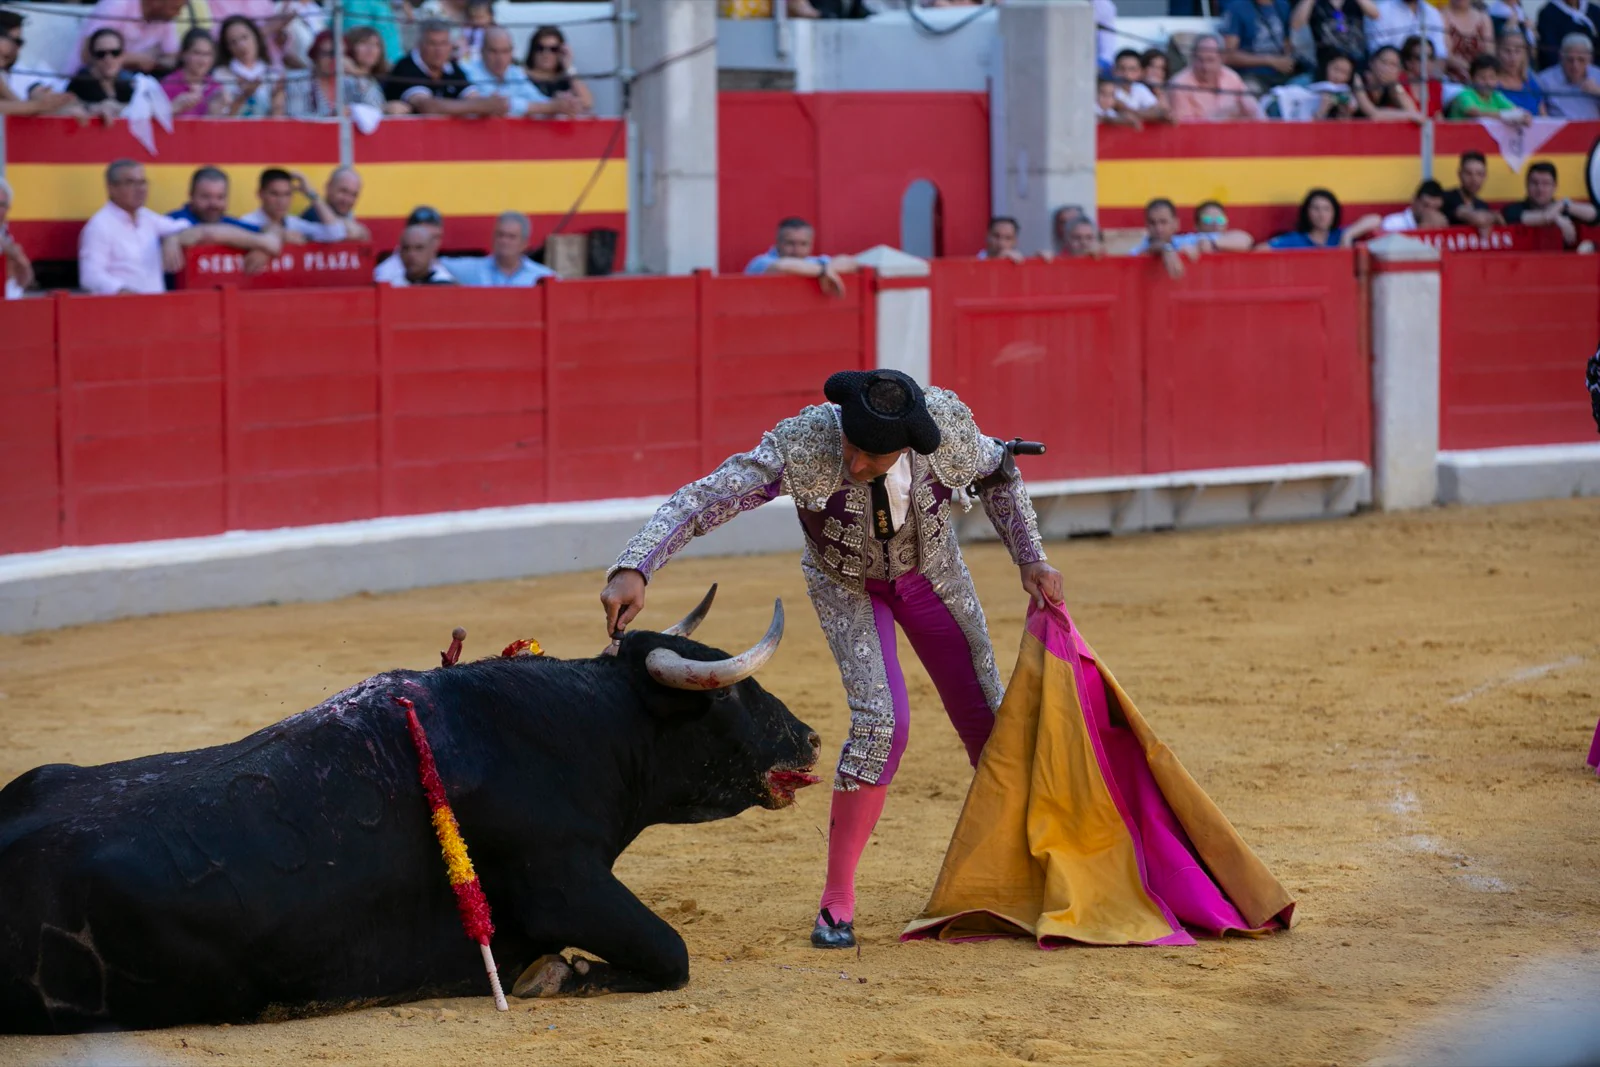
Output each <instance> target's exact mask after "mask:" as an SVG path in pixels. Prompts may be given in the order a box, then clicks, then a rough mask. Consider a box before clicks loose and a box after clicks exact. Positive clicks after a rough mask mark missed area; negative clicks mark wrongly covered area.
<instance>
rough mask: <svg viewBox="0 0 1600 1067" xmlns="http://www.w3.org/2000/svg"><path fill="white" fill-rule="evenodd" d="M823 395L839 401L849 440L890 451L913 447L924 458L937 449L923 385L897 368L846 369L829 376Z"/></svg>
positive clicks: (880, 451) (935, 428)
mask: <svg viewBox="0 0 1600 1067" xmlns="http://www.w3.org/2000/svg"><path fill="white" fill-rule="evenodd" d="M822 392H823V395H825V396H826V397H827V398H828V399H829V400H831V401H833V402H834V403H835V404H838V405H839V421H840V422H841V423H842V424H843V426H844V435H845V437H847V438H849V440H850V443H851V444H853V445H855V446H856V447H857V448H859V449H862V450H863V451H866V452H873V453H876V454H877V455H880V456H882V455H888V454H889V453H891V452H898V451H900V450H901V449H902V448H908V447H909V448H911V449H912V450H913V451H915V452H920V453H921V454H922V455H924V456H926V455H927V454H928V453H930V452H932V451H933V450H934V449H936V448H938V447H939V440H940V434H939V424H938V423H936V422H934V421H933V416H932V415H930V414H929V413H928V404H927V400H926V399H925V398H924V397H923V395H922V387H921V386H920V385H918V384H917V383H916V380H915V379H913V378H912V377H911V376H910V375H908V374H902V373H901V372H900V371H897V370H867V371H861V370H842V371H840V372H839V373H837V374H835V375H832V376H831V377H829V379H828V381H827V384H825V385H824V386H823V387H822Z"/></svg>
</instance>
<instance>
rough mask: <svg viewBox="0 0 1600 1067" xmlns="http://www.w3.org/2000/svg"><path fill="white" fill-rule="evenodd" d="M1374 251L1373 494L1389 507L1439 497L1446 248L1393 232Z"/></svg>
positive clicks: (1376, 500)
mask: <svg viewBox="0 0 1600 1067" xmlns="http://www.w3.org/2000/svg"><path fill="white" fill-rule="evenodd" d="M1368 247H1369V248H1370V249H1371V252H1372V260H1373V263H1372V497H1373V503H1374V504H1375V505H1376V506H1377V507H1378V508H1380V509H1381V510H1383V511H1395V510H1399V509H1403V508H1425V507H1429V506H1431V505H1432V504H1433V503H1434V501H1435V499H1436V498H1437V497H1438V494H1439V474H1438V462H1439V250H1438V249H1437V248H1434V247H1433V246H1432V245H1429V244H1424V243H1423V242H1421V241H1418V240H1417V239H1415V238H1413V237H1405V236H1403V235H1400V234H1393V235H1391V236H1388V237H1380V238H1379V239H1378V240H1376V241H1373V242H1372V243H1371V245H1369V246H1368Z"/></svg>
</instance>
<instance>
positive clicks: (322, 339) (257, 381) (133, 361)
mask: <svg viewBox="0 0 1600 1067" xmlns="http://www.w3.org/2000/svg"><path fill="white" fill-rule="evenodd" d="M868 282H869V278H868V277H864V276H858V277H855V278H852V279H850V283H849V288H848V290H847V292H846V294H845V295H844V296H843V297H837V298H835V297H827V296H824V295H823V294H822V293H820V292H819V291H818V289H817V286H816V283H815V282H813V281H811V280H809V279H800V278H788V279H783V278H757V279H748V278H738V277H735V278H715V277H711V276H709V275H703V274H702V275H698V276H695V277H692V278H635V279H606V280H596V281H589V282H560V283H555V284H546V285H541V286H539V287H537V288H535V289H462V288H443V287H441V288H431V289H430V288H425V287H424V288H412V289H389V288H387V287H381V288H375V287H370V286H369V287H366V288H361V289H318V290H297V291H293V292H285V291H277V292H274V291H261V292H242V291H239V290H237V289H222V290H209V291H196V292H188V293H169V294H165V295H162V296H148V297H143V296H141V297H131V296H130V297H74V296H65V295H58V296H56V297H54V298H52V299H49V300H23V301H15V300H13V301H3V302H0V337H4V338H6V355H7V361H6V369H7V373H8V376H9V377H8V388H7V389H6V390H5V391H3V393H0V396H3V398H4V399H0V418H3V419H4V421H3V423H0V455H3V459H0V508H4V509H5V510H4V512H0V514H3V515H4V519H3V521H0V552H20V551H30V550H37V549H43V548H50V547H54V546H57V545H62V544H102V543H107V542H122V541H140V540H150V539H156V538H166V537H189V536H198V535H203V534H215V533H220V532H222V531H224V530H229V529H264V528H273V527H281V526H301V525H308V524H313V523H324V522H343V521H349V520H354V519H366V518H372V517H375V516H379V515H404V514H416V513H422V512H439V511H456V510H466V509H472V508H482V507H494V506H501V505H510V504H527V503H538V502H543V501H554V500H587V499H596V498H601V497H618V496H638V495H647V494H654V493H662V492H666V491H668V490H671V489H673V488H675V487H676V486H678V485H680V484H682V483H683V482H685V481H688V480H690V479H692V478H695V477H698V476H699V475H701V474H704V473H706V472H707V471H709V470H710V469H711V467H712V466H713V465H714V464H715V463H717V462H718V461H720V460H721V459H722V458H723V457H724V456H725V455H726V454H727V453H729V452H732V451H736V450H742V449H746V448H750V447H752V446H753V445H754V444H755V443H756V441H757V440H758V439H759V436H760V432H761V431H762V430H764V429H766V428H767V427H769V426H770V425H771V424H772V423H773V422H774V421H776V420H777V419H778V418H781V417H783V416H784V415H788V414H792V413H793V412H794V411H795V410H797V409H798V408H799V407H800V406H801V405H802V404H803V403H804V402H806V401H808V400H810V399H811V398H813V397H815V396H816V395H817V392H818V389H819V387H820V385H821V382H822V380H823V379H824V378H825V377H826V375H827V374H828V373H829V372H831V371H833V370H838V369H840V368H843V367H866V366H871V365H872V364H873V363H874V360H875V354H874V347H873V320H872V315H871V307H872V301H871V297H870V295H869V294H868V291H867V290H868ZM58 381H59V383H60V386H59V391H58V385H57V383H58Z"/></svg>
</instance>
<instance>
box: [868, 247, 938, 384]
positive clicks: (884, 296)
mask: <svg viewBox="0 0 1600 1067" xmlns="http://www.w3.org/2000/svg"><path fill="white" fill-rule="evenodd" d="M856 260H857V261H858V262H859V263H860V264H861V265H862V266H864V267H871V268H872V269H873V270H874V271H876V272H877V276H878V285H877V292H876V293H875V294H873V299H874V300H876V301H877V307H876V309H875V311H876V316H877V327H878V328H877V338H876V340H877V347H878V366H880V367H886V368H888V369H890V370H897V371H904V372H905V373H906V374H909V375H911V377H913V378H915V379H916V380H917V382H918V383H919V384H921V385H929V384H931V382H930V381H929V377H930V375H931V373H932V366H933V328H932V321H931V320H932V317H933V301H932V298H931V294H930V291H929V288H928V286H929V275H930V274H931V273H932V269H931V268H930V267H929V266H928V261H927V260H925V259H918V258H917V257H916V256H910V255H907V254H906V253H904V252H902V251H900V250H899V249H897V248H890V247H889V246H887V245H878V246H877V247H876V248H872V249H869V250H867V251H866V252H863V253H862V254H861V255H859V256H857V257H856Z"/></svg>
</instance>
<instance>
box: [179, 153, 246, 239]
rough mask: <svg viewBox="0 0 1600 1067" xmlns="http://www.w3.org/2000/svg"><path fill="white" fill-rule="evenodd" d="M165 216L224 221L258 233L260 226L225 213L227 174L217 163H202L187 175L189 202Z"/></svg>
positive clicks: (209, 222) (196, 221)
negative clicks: (203, 164) (205, 164)
mask: <svg viewBox="0 0 1600 1067" xmlns="http://www.w3.org/2000/svg"><path fill="white" fill-rule="evenodd" d="M167 217H168V218H174V219H182V220H183V221H185V222H188V223H192V224H193V225H195V226H211V225H215V224H217V223H224V224H226V225H228V226H237V227H239V228H240V229H241V230H249V231H250V232H251V233H260V232H261V227H259V226H252V225H250V224H249V223H248V222H242V221H240V220H239V219H236V218H233V217H232V216H231V215H229V214H228V176H227V175H226V174H225V173H223V172H222V171H221V170H218V169H217V168H216V167H201V168H200V169H199V170H197V171H195V172H194V174H193V176H191V177H190V178H189V202H188V203H187V204H185V205H183V206H182V207H180V208H179V209H178V210H176V211H170V212H168V213H167Z"/></svg>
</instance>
